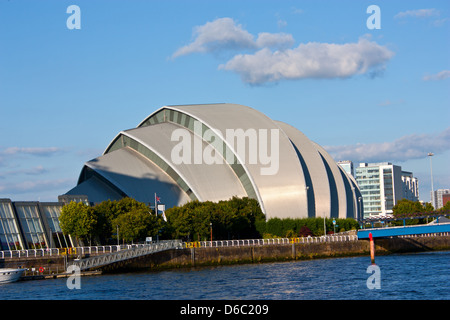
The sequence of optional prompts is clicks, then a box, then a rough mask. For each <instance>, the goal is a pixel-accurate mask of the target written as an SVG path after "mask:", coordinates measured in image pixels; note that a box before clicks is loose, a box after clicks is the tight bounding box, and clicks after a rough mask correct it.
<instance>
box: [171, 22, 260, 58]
mask: <svg viewBox="0 0 450 320" xmlns="http://www.w3.org/2000/svg"><path fill="white" fill-rule="evenodd" d="M194 35H195V39H194V41H193V42H191V43H190V44H188V45H186V46H184V47H181V48H180V49H178V50H177V51H176V52H175V53H174V54H173V56H172V57H173V58H176V57H179V56H182V55H186V54H190V53H195V52H214V51H217V50H223V49H248V48H254V47H255V42H254V37H253V35H252V34H250V33H249V32H247V31H246V30H244V29H242V26H241V25H236V23H235V22H234V20H233V19H231V18H219V19H216V20H214V21H212V22H207V23H206V24H205V25H203V26H198V27H196V28H195V29H194Z"/></svg>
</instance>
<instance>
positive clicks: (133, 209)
mask: <svg viewBox="0 0 450 320" xmlns="http://www.w3.org/2000/svg"><path fill="white" fill-rule="evenodd" d="M59 222H60V226H61V230H62V231H63V233H65V234H70V235H72V236H75V237H76V238H78V239H79V240H82V241H83V242H84V243H88V244H92V242H95V243H100V244H107V243H112V242H113V241H114V240H115V242H116V243H117V228H118V229H119V239H120V240H123V241H126V242H132V241H141V240H144V239H145V237H147V236H154V235H157V234H158V231H159V230H160V229H161V228H162V226H163V222H164V221H163V219H162V217H161V216H156V215H155V214H153V212H152V210H151V209H150V208H149V207H148V206H147V205H146V204H144V203H141V202H138V201H136V200H134V199H131V198H123V199H121V200H119V201H110V200H108V201H103V202H101V203H99V204H97V205H95V206H89V205H86V204H84V203H81V202H71V203H69V204H67V205H65V206H63V208H62V210H61V214H60V217H59Z"/></svg>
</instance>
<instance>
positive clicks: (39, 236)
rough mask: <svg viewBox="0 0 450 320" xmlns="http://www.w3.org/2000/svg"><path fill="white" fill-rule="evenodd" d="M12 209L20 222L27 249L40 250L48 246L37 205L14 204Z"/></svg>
mask: <svg viewBox="0 0 450 320" xmlns="http://www.w3.org/2000/svg"><path fill="white" fill-rule="evenodd" d="M14 207H15V209H16V212H17V216H18V218H19V221H20V225H21V228H22V231H23V235H24V238H25V242H26V245H27V248H28V249H41V248H46V247H48V246H49V243H48V241H47V239H46V236H45V232H44V227H43V225H42V219H41V217H40V215H39V209H38V205H37V203H35V202H32V203H26V202H16V203H14Z"/></svg>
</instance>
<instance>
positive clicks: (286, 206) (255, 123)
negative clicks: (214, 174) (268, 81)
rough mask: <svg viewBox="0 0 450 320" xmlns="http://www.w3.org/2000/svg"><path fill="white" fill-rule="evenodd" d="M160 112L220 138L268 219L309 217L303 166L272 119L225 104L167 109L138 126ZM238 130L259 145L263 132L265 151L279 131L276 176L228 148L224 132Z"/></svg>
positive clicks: (238, 106) (251, 110) (248, 109)
mask: <svg viewBox="0 0 450 320" xmlns="http://www.w3.org/2000/svg"><path fill="white" fill-rule="evenodd" d="M162 109H169V110H176V111H179V112H181V113H185V114H187V115H189V116H190V117H192V118H195V119H197V120H198V121H200V122H201V123H203V124H205V125H206V126H207V127H208V128H210V129H211V130H213V131H214V132H215V133H216V134H217V135H218V136H221V137H222V139H223V140H224V141H225V142H226V143H227V145H228V146H229V147H230V149H231V150H234V151H235V155H236V156H237V158H238V160H239V162H240V163H241V164H242V165H243V167H244V168H245V170H246V171H247V172H248V175H249V177H250V179H251V180H252V181H253V185H254V187H255V189H257V192H258V195H259V198H260V199H259V200H260V203H262V205H261V207H262V209H263V211H264V212H265V213H266V215H267V217H268V218H271V217H272V216H276V217H280V218H282V217H298V216H308V208H307V205H305V204H307V202H308V200H307V188H306V187H307V186H306V182H305V178H304V175H303V170H302V167H301V165H300V163H299V161H298V158H297V155H296V152H295V149H294V148H293V146H292V144H291V142H290V140H289V139H288V137H287V136H286V135H285V134H284V133H283V132H282V131H281V130H280V128H279V127H278V126H277V125H276V124H275V122H274V121H273V120H271V119H270V118H268V117H267V116H266V115H264V114H263V113H261V112H259V111H257V110H255V109H252V108H250V107H247V106H242V105H238V104H228V103H224V104H207V105H181V106H166V107H163V108H161V109H159V110H157V111H156V112H154V113H153V114H152V115H150V116H149V117H147V119H145V120H144V121H143V122H141V124H140V126H142V125H143V124H144V123H145V122H146V121H147V120H148V119H150V118H151V117H152V116H153V115H155V114H157V113H158V112H159V111H160V110H162ZM240 129H241V130H243V131H244V132H247V130H251V131H253V132H257V133H258V136H257V138H258V139H259V140H258V144H259V141H260V139H262V138H264V137H263V135H264V133H265V134H266V138H267V142H268V143H269V144H268V147H267V149H268V150H271V147H272V144H271V143H272V141H271V136H270V133H271V132H272V130H275V131H277V132H278V141H275V143H278V144H277V147H278V154H279V157H278V159H276V160H277V161H278V163H277V164H276V165H278V172H276V174H267V175H266V174H262V173H263V172H264V170H265V168H267V167H270V166H268V165H264V164H263V163H262V161H260V160H262V159H257V160H258V161H256V163H250V159H249V157H246V158H244V157H243V156H242V154H239V152H237V151H236V149H235V148H234V147H232V146H231V145H230V143H229V141H228V140H230V139H227V132H230V131H229V130H231V131H232V130H234V132H235V133H236V132H237V131H236V130H240ZM227 130H228V131H227ZM260 130H262V131H260ZM264 130H265V131H264ZM280 131H281V132H280ZM260 133H261V135H260ZM236 144H237V143H236ZM247 151H248V150H247ZM258 152H259V149H258ZM268 153H270V151H268ZM273 165H275V164H273Z"/></svg>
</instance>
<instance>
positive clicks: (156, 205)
mask: <svg viewBox="0 0 450 320" xmlns="http://www.w3.org/2000/svg"><path fill="white" fill-rule="evenodd" d="M155 214H156V215H158V204H157V203H156V192H155Z"/></svg>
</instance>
